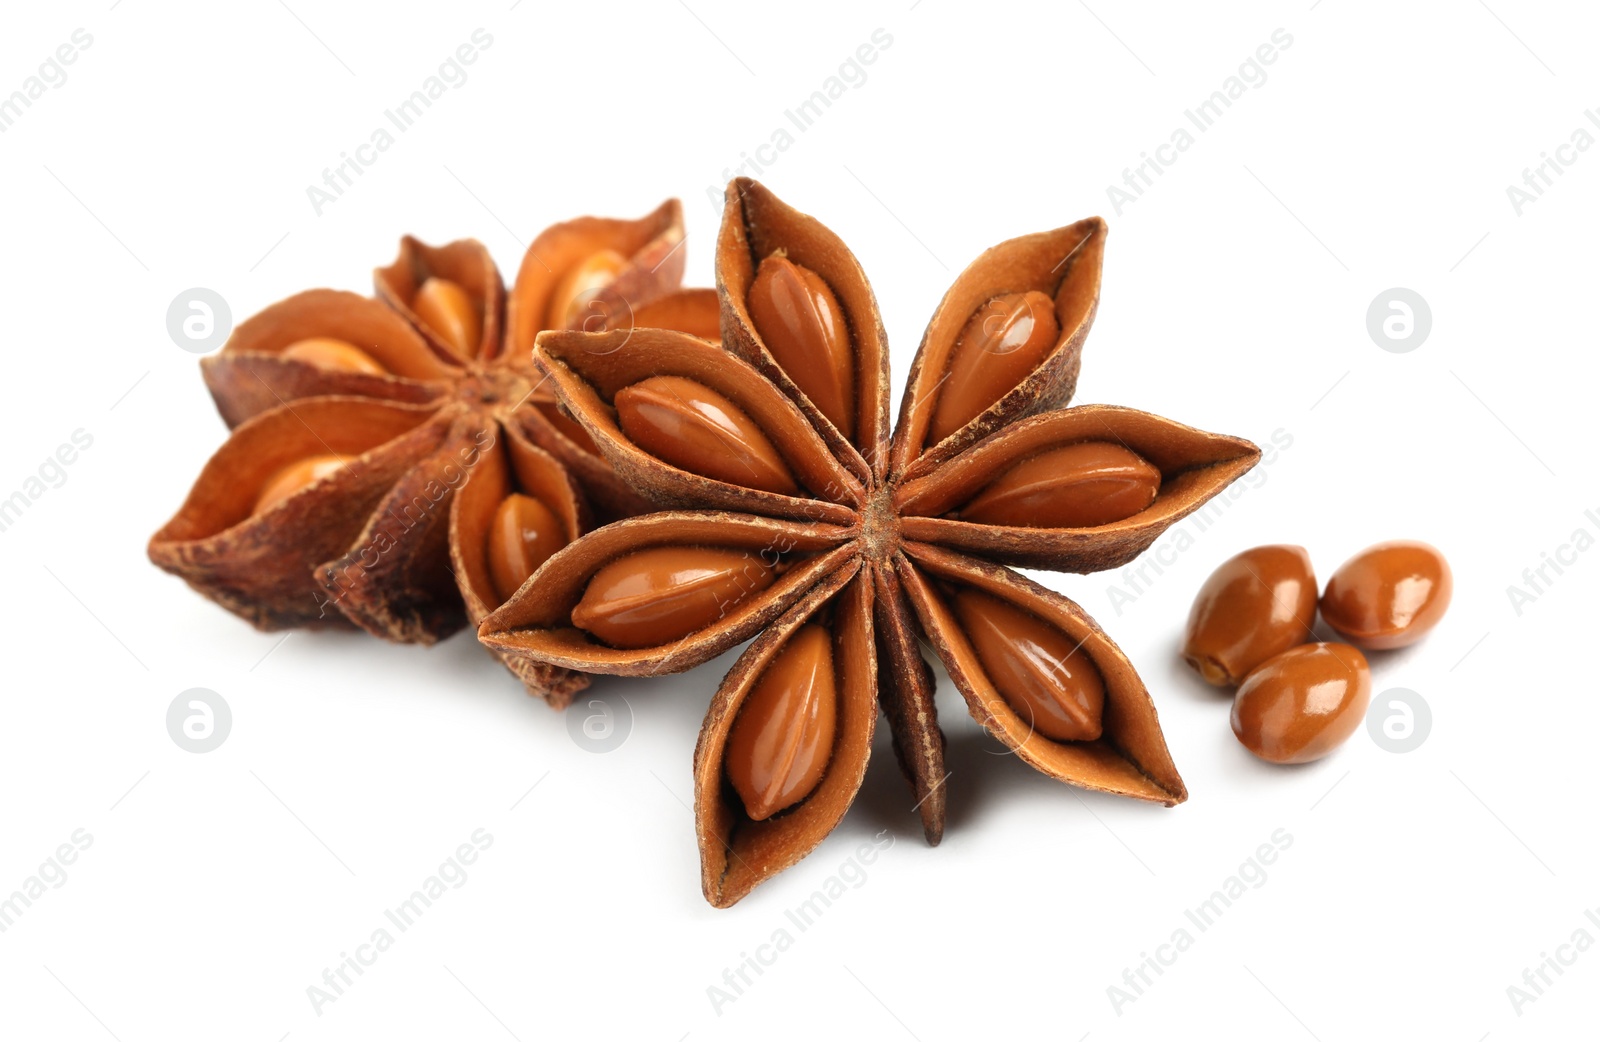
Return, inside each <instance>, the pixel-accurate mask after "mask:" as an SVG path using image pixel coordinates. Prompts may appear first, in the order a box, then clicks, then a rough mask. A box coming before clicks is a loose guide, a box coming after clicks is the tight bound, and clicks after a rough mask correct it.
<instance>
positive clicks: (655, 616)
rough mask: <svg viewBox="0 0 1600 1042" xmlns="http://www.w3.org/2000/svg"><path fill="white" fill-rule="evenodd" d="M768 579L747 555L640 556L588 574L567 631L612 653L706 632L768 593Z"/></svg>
mask: <svg viewBox="0 0 1600 1042" xmlns="http://www.w3.org/2000/svg"><path fill="white" fill-rule="evenodd" d="M776 575H777V573H776V572H775V571H774V569H773V568H772V566H771V565H769V564H767V562H766V561H764V560H762V559H761V557H760V555H758V554H754V553H751V552H749V551H747V550H727V549H722V548H720V547H704V546H658V547H654V548H652V549H649V550H640V551H637V552H636V553H631V554H628V555H627V556H626V557H621V558H618V559H617V560H615V561H612V562H611V563H610V564H608V565H606V566H605V567H603V568H601V569H600V570H599V571H598V572H596V573H595V574H594V577H593V578H592V579H590V580H589V585H588V587H587V588H586V589H585V590H584V591H583V598H582V599H581V600H580V601H579V602H578V606H577V607H576V608H573V609H572V624H573V625H574V626H577V627H578V628H579V629H582V630H587V631H588V632H590V633H592V634H594V635H595V636H596V637H599V638H600V639H601V640H603V641H605V642H606V643H607V644H610V645H611V646H613V647H618V648H649V647H655V646H656V645H658V644H667V643H670V642H671V641H675V640H678V639H680V638H683V637H686V636H688V635H689V634H691V633H693V632H695V631H696V630H699V629H703V628H704V627H706V626H709V625H710V624H711V623H713V622H715V621H717V620H718V619H720V618H722V617H723V616H724V615H726V614H727V613H728V612H729V611H731V610H733V608H734V607H736V606H737V605H738V604H739V602H741V601H743V600H744V599H745V598H747V597H750V596H751V595H753V594H757V593H760V592H761V591H762V590H765V589H766V588H767V587H769V586H771V585H772V581H773V579H774V578H776Z"/></svg>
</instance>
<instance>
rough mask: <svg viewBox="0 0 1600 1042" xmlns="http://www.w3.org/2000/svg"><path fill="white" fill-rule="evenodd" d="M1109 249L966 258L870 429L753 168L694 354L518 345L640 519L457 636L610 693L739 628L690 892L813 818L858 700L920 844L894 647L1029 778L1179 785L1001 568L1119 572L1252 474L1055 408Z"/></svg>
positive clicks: (1088, 666) (1080, 629) (926, 810)
mask: <svg viewBox="0 0 1600 1042" xmlns="http://www.w3.org/2000/svg"><path fill="white" fill-rule="evenodd" d="M1105 237H1106V227H1105V224H1104V222H1103V221H1101V220H1099V219H1098V218H1092V219H1089V220H1085V221H1080V222H1078V223H1076V224H1073V225H1069V226H1067V227H1064V228H1058V229H1056V230H1054V231H1049V232H1043V233H1039V234H1034V235H1027V236H1023V237H1021V238H1018V239H1012V240H1010V241H1008V242H1005V243H1002V244H1001V245H999V246H996V247H994V248H993V249H990V250H989V251H987V252H985V253H984V254H983V255H982V256H980V257H979V258H978V259H977V260H976V261H974V262H973V263H972V264H971V265H970V266H969V267H968V268H967V269H966V270H965V271H964V272H963V273H962V274H961V275H960V276H959V277H958V278H957V279H956V281H955V283H954V284H953V285H952V286H951V287H950V289H949V290H948V291H947V292H946V294H945V296H944V298H943V300H942V301H941V302H940V304H939V306H938V307H937V308H936V309H935V311H934V314H933V318H932V319H931V321H930V322H929V325H928V328H927V331H926V333H925V335H924V337H923V340H922V344H921V346H920V347H919V349H918V351H917V355H916V358H915V360H914V362H913V365H912V368H911V375H910V380H909V385H908V387H907V390H906V393H905V395H904V400H903V403H902V407H901V412H900V420H899V423H898V425H897V426H896V427H894V428H893V430H891V428H890V423H889V386H888V383H889V358H888V345H887V339H886V336H885V334H884V331H883V325H882V321H881V319H880V317H879V313H878V308H877V303H876V299H875V297H874V295H873V292H872V289H871V287H870V285H869V283H868V282H867V279H866V276H865V274H864V273H863V272H862V270H861V268H860V265H859V264H858V263H857V261H856V259H855V257H854V256H853V255H852V254H851V252H850V251H849V249H848V248H847V247H846V246H845V244H844V243H843V241H842V240H840V239H839V237H838V236H836V235H835V234H834V233H833V232H831V231H830V230H828V229H827V228H826V227H824V226H823V225H822V224H821V223H820V222H818V221H816V220H815V219H814V218H811V217H809V216H806V215H804V214H801V213H799V212H798V211H796V210H794V209H792V208H790V207H789V206H787V205H785V204H784V203H782V202H781V201H779V200H778V199H777V198H776V197H775V196H774V195H772V193H770V192H769V191H767V190H766V189H765V188H763V187H762V186H761V185H759V184H756V183H754V182H751V181H748V180H744V179H741V180H739V181H735V182H733V183H732V184H730V185H729V188H728V193H727V204H726V208H725V211H724V215H723V223H722V229H721V232H720V235H719V240H718V250H717V292H718V297H719V300H720V306H721V334H722V335H721V342H720V343H716V342H711V341H707V340H702V339H699V338H696V337H694V336H689V335H686V334H683V333H681V332H673V331H667V330H658V329H644V328H634V329H631V330H612V331H605V332H587V333H586V332H578V331H547V332H544V333H541V334H540V335H539V337H538V338H537V341H536V346H535V350H534V357H535V360H536V362H537V364H538V366H539V367H540V369H541V370H543V371H544V372H545V373H546V374H547V375H548V377H549V380H550V384H551V386H552V388H553V389H554V391H555V393H556V395H557V397H558V398H559V399H560V401H561V402H562V403H563V405H564V406H565V408H566V409H567V410H568V411H569V412H570V413H571V415H572V416H573V417H574V418H575V419H576V420H577V422H579V423H580V424H581V425H582V426H583V427H584V429H585V430H586V431H587V432H588V434H589V436H590V438H591V439H592V441H593V443H594V444H595V445H596V446H597V448H598V451H599V453H600V454H601V455H602V456H603V457H604V458H605V459H606V460H608V461H609V462H610V464H611V465H612V467H613V468H614V469H615V471H616V473H617V474H618V475H619V476H620V477H621V478H622V479H623V480H624V481H625V482H626V483H628V484H629V485H630V486H631V487H633V488H636V489H638V490H640V491H641V492H642V493H643V494H644V495H646V496H647V497H648V498H650V499H651V500H652V501H654V502H655V503H656V504H658V505H659V506H660V507H661V508H662V509H661V510H660V512H657V513H653V514H645V515H642V516H636V517H632V518H628V519H625V520H621V521H618V522H616V523H614V524H611V525H607V526H605V527H602V528H600V529H598V530H596V531H594V532H592V533H589V534H588V535H585V536H583V537H582V538H580V539H578V540H576V541H575V542H573V543H572V544H571V545H569V546H567V547H565V548H564V549H562V550H560V551H558V552H556V553H555V554H554V555H553V556H551V557H550V558H549V560H548V561H546V562H545V563H544V565H543V566H542V567H541V568H540V569H539V570H538V571H537V572H536V573H535V574H534V575H533V577H532V578H531V579H530V580H529V581H528V582H527V583H526V584H525V585H524V586H523V587H522V588H521V589H520V590H519V591H518V592H517V593H516V594H515V595H514V596H512V597H511V598H510V599H509V600H508V601H507V602H506V603H505V604H503V605H501V606H500V607H499V608H498V609H496V610H495V611H494V612H493V613H491V614H490V615H489V616H488V617H487V618H486V619H484V621H483V622H482V624H481V626H480V629H479V636H480V639H482V640H483V641H484V643H486V644H488V645H489V646H490V647H491V648H493V649H495V650H496V651H497V652H498V653H500V654H502V655H504V656H507V657H508V658H509V659H512V660H518V661H527V662H532V663H539V664H543V665H548V666H558V667H562V668H566V669H571V670H578V671H582V672H585V673H614V674H624V675H636V676H637V675H657V674H661V673H666V672H675V671H680V670H685V669H688V668H690V667H692V666H694V665H697V664H699V663H702V662H705V661H707V660H708V659H710V658H712V657H714V656H715V655H717V654H719V653H721V652H723V651H725V650H727V649H729V648H731V647H733V646H735V645H737V644H739V643H741V642H743V641H746V640H750V638H752V637H754V638H755V639H754V640H753V642H752V643H750V645H749V646H748V647H747V648H746V649H745V650H744V652H743V653H742V654H741V655H740V657H739V659H738V661H737V662H736V663H735V665H734V666H733V668H732V669H731V671H730V672H729V673H728V675H727V676H726V678H724V680H723V683H722V685H721V687H720V688H719V690H718V691H717V693H716V696H715V697H714V698H713V700H712V702H711V706H710V709H709V711H708V714H707V716H706V719H705V723H704V725H703V727H702V730H701V733H700V739H699V742H698V744H697V747H696V750H695V761H694V763H695V770H694V777H695V811H696V823H697V831H698V834H699V845H700V853H701V865H702V884H703V887H704V890H705V894H706V897H707V899H708V900H709V901H710V902H711V903H712V904H714V905H717V906H727V905H730V904H732V903H734V902H735V901H737V900H739V899H740V898H741V897H743V896H744V895H745V894H747V893H748V892H749V891H750V890H751V889H752V888H753V887H755V886H756V885H757V884H759V883H760V882H762V881H763V880H765V879H767V878H769V877H770V876H771V875H773V874H774V873H776V872H778V871H780V870H782V869H783V868H784V867H787V866H788V865H790V864H792V863H794V862H795V861H797V860H798V859H799V858H801V857H803V856H804V855H805V854H806V853H807V852H809V851H810V850H811V849H812V848H813V847H815V846H816V844H817V843H819V842H820V841H821V840H822V838H823V837H824V836H826V835H827V833H828V832H829V831H831V830H832V829H833V828H834V826H835V825H837V823H838V822H839V821H840V819H841V818H842V816H843V814H844V813H845V810H846V809H847V808H848V806H849V804H850V803H851V801H852V800H853V799H854V796H855V794H856V791H857V790H858V788H859V787H860V785H861V781H862V778H863V776H864V772H865V769H866V764H867V757H868V753H869V751H870V749H871V744H872V734H873V730H874V727H875V725H876V721H877V717H878V711H879V709H880V707H881V708H882V710H883V711H884V713H885V715H886V716H887V719H888V721H889V726H890V729H891V732H892V734H893V738H894V748H895V751H896V754H897V757H898V759H899V761H900V763H901V766H902V768H903V770H904V772H905V774H906V776H907V777H908V779H909V780H910V782H911V784H912V787H913V790H914V797H915V799H916V808H917V812H918V813H919V814H920V816H921V821H922V825H923V830H924V833H925V835H926V837H927V838H928V840H929V842H931V843H937V842H938V841H939V838H940V837H941V835H942V833H943V828H944V815H945V778H946V771H945V768H944V760H943V756H944V740H943V736H942V734H941V732H940V730H939V727H938V723H937V718H936V713H935V709H934V701H933V692H934V675H933V671H932V669H931V668H930V667H929V665H928V664H927V662H926V661H925V660H924V659H923V657H922V654H921V652H920V650H919V644H920V642H921V641H926V642H927V644H928V645H929V646H931V648H932V649H933V651H934V652H935V653H936V654H937V655H938V657H939V658H940V660H941V661H942V663H943V664H944V666H945V668H946V670H947V671H948V673H949V675H950V677H951V678H952V680H953V681H954V682H955V685H956V687H957V688H958V689H959V690H960V691H961V693H962V695H963V696H964V698H965V700H966V702H967V704H968V707H969V710H970V711H971V713H972V715H973V717H974V718H975V719H977V720H978V722H979V723H981V724H982V725H983V726H984V727H986V728H987V729H988V730H990V731H991V732H992V733H994V734H995V735H996V736H997V737H998V738H999V739H1000V741H1002V742H1003V743H1004V744H1005V745H1006V746H1007V747H1009V748H1010V749H1011V750H1012V751H1014V752H1015V753H1016V754H1017V755H1018V756H1019V757H1021V758H1022V759H1023V760H1024V761H1026V762H1027V763H1029V764H1030V765H1032V766H1033V767H1035V768H1037V769H1038V770H1040V771H1042V772H1044V773H1045V774H1047V775H1050V776H1051V777H1054V778H1057V779H1060V780H1062V781H1065V782H1069V783H1071V784H1074V785H1079V786H1083V787H1085V788H1090V789H1096V790H1100V791H1104V792H1110V793H1116V794H1120V795H1126V796H1132V797H1136V798H1139V799H1145V800H1152V801H1156V802H1161V803H1165V804H1168V805H1171V804H1174V803H1177V802H1180V801H1182V800H1183V799H1184V798H1185V796H1186V790H1185V788H1184V785H1183V782H1182V780H1181V778H1180V777H1179V775H1178V773H1177V770H1176V768H1175V767H1174V766H1173V763H1172V760H1171V757H1170V756H1169V754H1168V751H1167V748H1166V743H1165V741H1164V739H1163V738H1162V735H1161V731H1160V727H1159V725H1158V723H1157V719H1156V713H1155V708H1154V705H1153V704H1152V702H1151V699H1150V696H1149V694H1148V692H1147V691H1146V689H1145V687H1144V685H1143V683H1142V682H1141V681H1140V679H1139V676H1138V674H1137V672H1136V671H1135V670H1134V668H1133V667H1132V665H1131V664H1130V663H1129V662H1128V660H1127V658H1126V656H1125V655H1124V654H1123V653H1122V652H1121V651H1120V649H1118V648H1117V646H1116V645H1115V644H1114V643H1113V642H1112V641H1111V639H1110V638H1109V637H1107V636H1106V635H1105V633H1104V632H1103V631H1102V630H1101V629H1100V628H1099V626H1098V625H1097V624H1096V623H1095V622H1094V621H1093V620H1092V619H1091V618H1090V617H1089V616H1088V615H1087V614H1086V613H1085V612H1084V611H1083V610H1082V609H1081V608H1079V607H1078V606H1077V605H1076V604H1074V603H1073V602H1072V601H1070V600H1068V599H1067V598H1066V597H1063V596H1062V595H1060V594H1058V593H1055V592H1053V591H1051V590H1049V589H1047V588H1045V587H1043V586H1040V585H1039V584H1037V583H1035V582H1033V581H1031V580H1029V579H1027V578H1026V577H1024V576H1022V575H1020V574H1019V573H1017V572H1016V571H1014V570H1012V567H1011V566H1022V567H1030V568H1048V569H1054V570H1060V571H1074V572H1090V571H1098V570H1101V569H1107V568H1115V567H1118V566H1120V565H1122V564H1124V563H1126V562H1127V561H1129V560H1131V559H1133V558H1134V557H1135V556H1136V555H1138V554H1139V553H1140V552H1141V551H1142V550H1144V549H1145V548H1146V547H1148V546H1149V545H1150V543H1151V542H1152V541H1154V539H1155V538H1156V537H1157V536H1158V535H1159V534H1160V533H1161V532H1162V531H1164V530H1165V529H1166V528H1167V527H1168V526H1169V525H1171V524H1172V523H1173V522H1175V521H1177V520H1178V519H1180V518H1182V517H1183V516H1185V515H1186V514H1188V513H1189V512H1191V511H1193V510H1195V509H1197V508H1198V507H1199V506H1200V505H1201V504H1202V503H1204V502H1205V500H1206V499H1208V498H1209V497H1211V496H1212V495H1215V494H1216V493H1217V492H1219V491H1220V490H1221V489H1223V488H1224V487H1226V486H1227V484H1228V483H1229V482H1231V481H1232V480H1234V479H1235V478H1237V477H1238V476H1239V475H1240V474H1243V473H1244V472H1245V471H1246V470H1248V469H1249V468H1250V467H1251V466H1252V465H1253V464H1254V463H1255V461H1256V459H1257V457H1258V456H1259V451H1258V450H1257V449H1256V447H1255V446H1254V445H1252V444H1250V443H1249V442H1246V441H1243V440H1241V439H1237V438H1231V437H1227V436H1223V435H1215V434H1208V433H1205V432H1203V431H1199V430H1196V429H1194V428H1191V427H1186V426H1184V425H1182V424H1179V423H1175V422H1173V421H1170V420H1166V419H1163V418H1161V417H1157V416H1153V415H1150V414H1148V413H1142V412H1138V411H1136V410H1132V409H1124V408H1118V407H1113V406H1102V405H1088V406H1078V407H1075V408H1064V406H1065V404H1066V402H1067V400H1068V399H1069V398H1070V397H1071V395H1072V392H1073V390H1074V385H1075V383H1076V379H1077V374H1078V368H1079V362H1080V357H1081V352H1082V348H1083V343H1084V339H1085V337H1086V336H1087V334H1088V331H1089V328H1090V325H1091V324H1092V322H1093V319H1094V316H1095V311H1096V307H1097V304H1098V300H1099V293H1100V279H1101V265H1102V255H1103V250H1104V244H1105Z"/></svg>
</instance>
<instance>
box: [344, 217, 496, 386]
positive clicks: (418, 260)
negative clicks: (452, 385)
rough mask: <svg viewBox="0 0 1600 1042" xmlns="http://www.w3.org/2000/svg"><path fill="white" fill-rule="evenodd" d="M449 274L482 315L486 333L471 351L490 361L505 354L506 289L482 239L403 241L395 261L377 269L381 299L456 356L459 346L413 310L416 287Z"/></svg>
mask: <svg viewBox="0 0 1600 1042" xmlns="http://www.w3.org/2000/svg"><path fill="white" fill-rule="evenodd" d="M435 277H437V278H441V279H448V280H449V281H451V282H454V283H455V284H456V285H458V286H460V287H461V288H462V289H463V290H465V291H466V294H467V296H468V297H470V298H471V299H472V301H473V303H475V304H477V305H478V307H479V309H480V313H481V314H482V315H483V336H482V338H481V339H480V340H479V341H478V346H477V350H475V351H474V352H473V354H472V357H473V358H474V359H477V360H479V361H484V362H487V361H490V360H491V359H493V358H494V357H495V356H497V355H498V354H499V353H500V349H501V345H502V342H503V340H504V338H503V336H502V335H501V327H502V325H503V324H504V322H505V310H506V288H505V284H504V283H503V282H502V281H501V280H500V269H499V268H497V267H495V264H494V259H493V258H492V257H490V256H489V250H488V248H487V247H485V246H484V245H483V243H481V242H479V241H478V240H477V239H459V240H457V241H455V242H452V243H449V244H447V245H444V246H429V245H428V244H427V243H425V242H422V241H421V240H419V239H414V238H412V237H411V236H409V235H407V236H405V237H404V238H402V239H401V240H400V253H399V256H397V257H396V258H395V259H394V261H393V262H391V263H390V264H388V265H387V266H385V267H382V268H378V269H377V270H376V271H374V272H373V273H372V281H373V285H374V288H375V289H376V291H377V294H378V298H379V299H380V300H382V301H384V303H386V304H388V305H389V306H390V307H392V308H394V309H395V310H396V311H398V312H399V313H400V314H402V315H404V316H405V318H406V320H407V321H408V322H410V323H411V324H412V325H413V326H415V327H416V329H417V332H418V333H420V334H421V335H422V336H423V337H425V338H426V339H427V341H428V343H429V344H431V345H432V347H433V349H434V350H435V351H436V352H438V353H439V355H440V356H441V357H443V358H455V349H454V348H453V347H451V346H450V345H449V344H447V343H445V341H444V340H443V339H442V338H441V337H440V336H439V335H438V334H436V333H435V332H434V331H433V330H431V329H429V328H428V327H427V325H426V324H425V323H424V322H423V321H422V320H421V319H420V318H418V317H417V314H416V312H414V311H412V310H411V303H412V301H413V300H415V299H416V296H417V290H418V289H419V288H420V287H421V286H422V284H423V283H424V282H426V281H427V280H428V279H429V278H435Z"/></svg>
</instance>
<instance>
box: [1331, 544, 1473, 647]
mask: <svg viewBox="0 0 1600 1042" xmlns="http://www.w3.org/2000/svg"><path fill="white" fill-rule="evenodd" d="M1453 586H1454V580H1453V578H1452V577H1451V574H1450V565H1449V563H1448V562H1447V561H1445V559H1444V554H1442V553H1440V552H1439V551H1438V550H1436V549H1435V548H1434V547H1432V546H1429V545H1428V544H1427V543H1420V542H1416V541H1415V540H1396V541H1394V542H1388V543H1378V544H1377V545H1376V546H1369V547H1367V548H1366V549H1365V550H1363V551H1361V552H1360V553H1359V554H1356V555H1355V556H1354V557H1352V558H1350V560H1348V561H1346V562H1345V563H1344V564H1342V565H1340V566H1339V570H1338V571H1336V572H1334V573H1333V577H1332V578H1331V579H1329V580H1328V588H1327V590H1325V591H1324V592H1323V594H1322V617H1323V619H1324V620H1325V621H1326V622H1327V623H1328V625H1329V626H1332V627H1333V628H1334V629H1336V630H1338V631H1339V633H1340V635H1341V636H1343V637H1344V638H1345V639H1346V640H1348V641H1349V642H1350V643H1352V644H1354V645H1356V646H1357V647H1362V648H1369V649H1373V650H1386V649H1388V648H1403V647H1405V646H1406V645H1407V644H1413V643H1415V642H1416V641H1419V640H1421V639H1422V637H1423V635H1424V634H1426V633H1427V632H1428V631H1429V630H1431V629H1433V628H1434V627H1435V626H1437V625H1438V624H1439V620H1440V619H1442V618H1444V613H1445V609H1447V608H1449V607H1450V594H1451V591H1452V589H1453Z"/></svg>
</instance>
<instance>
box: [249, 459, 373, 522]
mask: <svg viewBox="0 0 1600 1042" xmlns="http://www.w3.org/2000/svg"><path fill="white" fill-rule="evenodd" d="M349 462H350V457H348V456H339V455H333V454H329V455H325V456H308V457H307V458H305V459H303V460H297V461H296V462H294V463H291V464H289V465H288V466H287V467H284V468H283V469H282V470H280V471H278V472H277V473H276V474H274V475H272V477H270V478H268V479H267V483H266V484H265V485H263V486H261V492H260V493H259V494H257V496H256V505H255V509H254V511H253V513H257V514H259V513H261V512H262V511H264V510H266V509H267V508H268V507H270V506H272V505H273V504H275V503H277V502H278V501H279V500H280V499H284V498H286V497H288V496H291V495H293V494H294V493H296V492H298V491H300V490H301V489H302V488H305V487H306V486H307V485H309V484H311V483H312V482H314V481H319V480H321V479H322V478H325V477H327V476H328V475H329V474H332V473H334V472H335V471H337V470H338V469H339V468H340V467H343V466H344V465H345V464H346V463H349Z"/></svg>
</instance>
